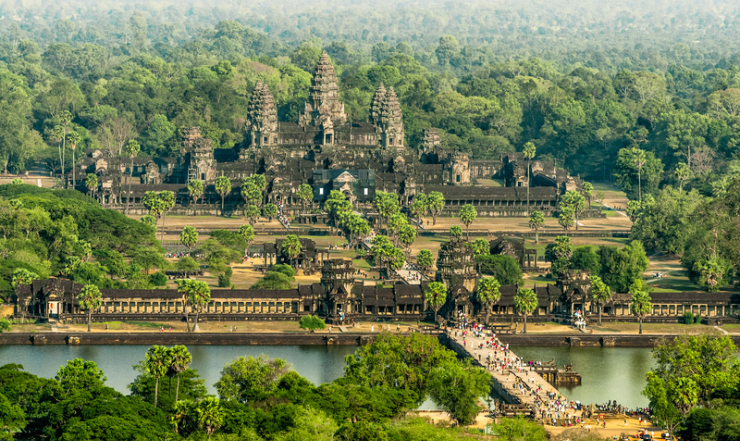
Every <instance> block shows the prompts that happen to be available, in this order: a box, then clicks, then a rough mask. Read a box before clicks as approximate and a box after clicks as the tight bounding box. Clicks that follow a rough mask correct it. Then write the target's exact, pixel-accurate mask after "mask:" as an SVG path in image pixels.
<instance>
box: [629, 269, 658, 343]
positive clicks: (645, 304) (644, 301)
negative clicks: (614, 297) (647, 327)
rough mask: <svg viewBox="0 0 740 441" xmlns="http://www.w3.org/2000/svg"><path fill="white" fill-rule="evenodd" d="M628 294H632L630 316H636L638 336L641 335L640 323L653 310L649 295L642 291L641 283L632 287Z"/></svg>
mask: <svg viewBox="0 0 740 441" xmlns="http://www.w3.org/2000/svg"><path fill="white" fill-rule="evenodd" d="M640 282H641V281H640ZM630 294H632V303H630V310H631V311H632V314H634V315H636V316H637V319H638V320H639V322H640V334H642V321H643V320H644V319H645V316H647V315H648V314H650V311H651V310H652V309H653V304H652V299H651V298H650V294H649V293H648V292H647V291H644V290H643V289H642V283H640V284H637V283H636V284H634V285H632V287H631V288H630Z"/></svg>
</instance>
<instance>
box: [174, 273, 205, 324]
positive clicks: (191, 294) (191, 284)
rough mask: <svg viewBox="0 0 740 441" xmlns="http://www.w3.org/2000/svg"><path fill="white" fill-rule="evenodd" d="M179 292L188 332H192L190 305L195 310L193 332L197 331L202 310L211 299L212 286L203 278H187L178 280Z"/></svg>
mask: <svg viewBox="0 0 740 441" xmlns="http://www.w3.org/2000/svg"><path fill="white" fill-rule="evenodd" d="M177 292H178V293H179V294H180V295H181V296H182V300H183V305H184V307H183V310H184V311H185V321H186V322H187V324H188V326H187V328H188V332H191V328H190V320H189V314H188V307H190V308H191V309H192V311H193V312H195V321H194V322H193V328H192V332H195V330H196V329H198V318H199V316H200V312H201V311H202V309H203V307H204V306H205V305H207V304H208V302H210V301H211V288H209V287H208V284H207V283H206V282H203V281H201V280H191V279H186V280H178V281H177Z"/></svg>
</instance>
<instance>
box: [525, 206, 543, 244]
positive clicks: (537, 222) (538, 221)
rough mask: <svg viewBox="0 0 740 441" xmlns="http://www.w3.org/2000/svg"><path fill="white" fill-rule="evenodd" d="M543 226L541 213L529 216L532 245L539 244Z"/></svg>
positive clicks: (535, 212)
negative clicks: (532, 234) (532, 238)
mask: <svg viewBox="0 0 740 441" xmlns="http://www.w3.org/2000/svg"><path fill="white" fill-rule="evenodd" d="M544 226H545V215H544V214H542V212H541V211H533V212H532V213H530V214H529V228H531V229H533V230H534V243H535V244H538V243H540V230H541V229H542V227H544Z"/></svg>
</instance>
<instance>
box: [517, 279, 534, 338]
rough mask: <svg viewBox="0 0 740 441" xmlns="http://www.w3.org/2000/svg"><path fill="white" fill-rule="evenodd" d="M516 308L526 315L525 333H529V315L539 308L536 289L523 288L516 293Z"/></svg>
mask: <svg viewBox="0 0 740 441" xmlns="http://www.w3.org/2000/svg"><path fill="white" fill-rule="evenodd" d="M514 309H516V311H517V312H518V313H519V314H521V315H523V316H524V333H525V334H526V333H527V316H529V315H530V314H532V313H533V312H534V311H535V310H536V309H537V294H536V293H535V292H534V290H531V289H528V288H521V289H519V291H517V293H516V295H514Z"/></svg>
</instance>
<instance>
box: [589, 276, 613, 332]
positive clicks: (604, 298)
mask: <svg viewBox="0 0 740 441" xmlns="http://www.w3.org/2000/svg"><path fill="white" fill-rule="evenodd" d="M591 292H592V295H593V299H594V301H595V302H596V304H597V305H599V326H601V311H602V310H603V309H604V303H607V302H608V301H609V300H610V299H611V297H612V291H611V289H609V286H608V285H607V284H606V283H604V282H603V281H602V280H601V277H599V276H596V275H592V276H591Z"/></svg>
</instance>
